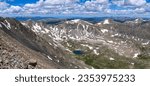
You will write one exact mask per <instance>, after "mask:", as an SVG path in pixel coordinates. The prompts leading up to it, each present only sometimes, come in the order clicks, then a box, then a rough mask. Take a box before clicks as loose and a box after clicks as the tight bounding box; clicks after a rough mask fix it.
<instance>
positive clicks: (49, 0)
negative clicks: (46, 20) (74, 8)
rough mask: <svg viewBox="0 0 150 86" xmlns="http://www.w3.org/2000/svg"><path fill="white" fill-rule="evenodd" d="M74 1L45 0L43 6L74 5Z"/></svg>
mask: <svg viewBox="0 0 150 86" xmlns="http://www.w3.org/2000/svg"><path fill="white" fill-rule="evenodd" d="M74 2H76V0H45V2H44V3H45V4H69V3H74Z"/></svg>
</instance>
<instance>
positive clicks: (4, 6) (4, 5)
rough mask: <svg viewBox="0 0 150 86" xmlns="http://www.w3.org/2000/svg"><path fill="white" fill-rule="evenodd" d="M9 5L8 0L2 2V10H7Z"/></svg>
mask: <svg viewBox="0 0 150 86" xmlns="http://www.w3.org/2000/svg"><path fill="white" fill-rule="evenodd" d="M8 7H9V4H8V3H6V2H0V10H5V9H7V8H8Z"/></svg>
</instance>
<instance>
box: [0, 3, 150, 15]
mask: <svg viewBox="0 0 150 86" xmlns="http://www.w3.org/2000/svg"><path fill="white" fill-rule="evenodd" d="M77 1H78V0H39V1H37V2H36V3H32V4H25V5H24V6H21V7H20V6H13V5H9V4H8V3H6V2H0V12H1V13H5V14H11V13H17V14H21V15H28V14H31V15H32V14H35V15H36V14H42V15H49V14H79V15H80V14H87V15H90V14H91V15H92V14H98V15H99V14H107V13H108V14H113V15H114V14H122V15H123V14H142V13H144V12H150V9H149V8H150V4H147V3H146V1H145V0H128V2H124V1H123V0H122V1H121V0H119V1H116V0H115V1H113V4H116V5H117V6H118V7H122V8H124V9H111V8H110V7H109V6H111V5H112V4H111V3H109V1H108V0H93V1H90V2H89V1H87V2H86V3H84V4H78V3H76V2H77ZM135 2H136V3H135Z"/></svg>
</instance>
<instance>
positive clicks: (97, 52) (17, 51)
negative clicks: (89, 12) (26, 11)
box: [0, 17, 150, 69]
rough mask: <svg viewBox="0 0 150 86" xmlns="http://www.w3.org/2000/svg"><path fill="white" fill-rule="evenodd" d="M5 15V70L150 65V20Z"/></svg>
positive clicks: (1, 55) (1, 42) (1, 29)
mask: <svg viewBox="0 0 150 86" xmlns="http://www.w3.org/2000/svg"><path fill="white" fill-rule="evenodd" d="M52 21H56V20H55V19H49V20H38V21H35V20H26V21H17V20H15V19H13V18H2V17H0V68H1V69H92V68H95V69H100V68H102V69H108V68H109V69H116V68H117V69H118V68H119V69H120V68H123V69H125V68H126V69H128V68H130V69H133V68H135V69H136V68H150V21H148V20H144V19H135V20H132V21H128V20H126V21H124V22H118V21H115V20H113V19H105V20H103V21H99V22H97V23H91V22H89V21H85V20H82V19H70V20H67V19H66V20H65V19H64V20H60V21H59V20H58V19H57V21H58V22H57V23H54V22H53V23H51V22H52Z"/></svg>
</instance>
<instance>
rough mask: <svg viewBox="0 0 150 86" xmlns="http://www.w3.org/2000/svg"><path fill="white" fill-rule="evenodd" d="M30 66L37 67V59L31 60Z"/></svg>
mask: <svg viewBox="0 0 150 86" xmlns="http://www.w3.org/2000/svg"><path fill="white" fill-rule="evenodd" d="M29 65H31V66H34V67H35V66H36V65H37V61H36V60H35V59H30V60H29Z"/></svg>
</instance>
